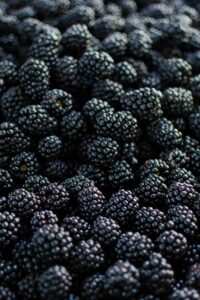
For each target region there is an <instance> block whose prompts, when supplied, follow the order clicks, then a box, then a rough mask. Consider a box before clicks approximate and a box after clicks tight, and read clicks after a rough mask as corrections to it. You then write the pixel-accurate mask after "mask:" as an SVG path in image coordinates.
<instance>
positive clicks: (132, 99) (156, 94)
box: [120, 87, 163, 121]
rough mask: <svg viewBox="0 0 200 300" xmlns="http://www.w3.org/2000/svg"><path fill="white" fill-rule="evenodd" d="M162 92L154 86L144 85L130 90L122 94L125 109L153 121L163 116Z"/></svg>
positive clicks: (122, 103)
mask: <svg viewBox="0 0 200 300" xmlns="http://www.w3.org/2000/svg"><path fill="white" fill-rule="evenodd" d="M161 100H162V93H161V92H160V91H158V90H156V89H154V88H149V87H144V88H140V89H136V90H134V91H133V90H129V91H127V92H125V93H124V94H123V95H122V96H121V100H120V102H121V105H122V108H123V109H126V110H130V111H131V112H132V114H133V115H135V116H136V117H139V118H140V119H141V120H144V121H151V120H152V119H155V118H157V117H160V116H162V114H163V112H162V107H161Z"/></svg>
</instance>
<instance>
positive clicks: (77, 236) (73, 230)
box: [62, 216, 91, 242]
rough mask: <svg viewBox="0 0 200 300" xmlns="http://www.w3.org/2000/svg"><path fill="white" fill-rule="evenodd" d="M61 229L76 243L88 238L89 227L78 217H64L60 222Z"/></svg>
mask: <svg viewBox="0 0 200 300" xmlns="http://www.w3.org/2000/svg"><path fill="white" fill-rule="evenodd" d="M62 227H63V228H64V229H65V230H66V231H68V232H69V233H70V236H71V237H72V238H73V240H74V241H76V242H80V241H81V240H84V239H87V238H89V236H90V231H91V225H90V224H89V223H87V222H86V221H85V220H84V219H81V218H80V217H76V216H72V217H65V218H64V219H63V221H62Z"/></svg>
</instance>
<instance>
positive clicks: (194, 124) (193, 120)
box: [189, 107, 200, 139]
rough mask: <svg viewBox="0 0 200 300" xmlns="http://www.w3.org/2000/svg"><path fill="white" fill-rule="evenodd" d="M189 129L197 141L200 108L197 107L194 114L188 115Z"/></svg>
mask: <svg viewBox="0 0 200 300" xmlns="http://www.w3.org/2000/svg"><path fill="white" fill-rule="evenodd" d="M189 128H190V130H191V133H192V135H194V137H195V138H197V139H198V138H199V137H200V134H199V128H200V107H198V109H197V111H196V112H193V113H191V114H190V115H189Z"/></svg>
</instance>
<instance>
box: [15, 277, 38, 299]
mask: <svg viewBox="0 0 200 300" xmlns="http://www.w3.org/2000/svg"><path fill="white" fill-rule="evenodd" d="M37 284H38V276H37V275H35V276H34V275H28V276H26V277H24V278H23V279H21V280H20V281H19V282H18V291H19V295H20V297H21V298H22V299H27V300H36V299H38V291H37Z"/></svg>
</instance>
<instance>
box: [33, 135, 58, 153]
mask: <svg viewBox="0 0 200 300" xmlns="http://www.w3.org/2000/svg"><path fill="white" fill-rule="evenodd" d="M61 151H62V141H61V140H60V138H59V137H58V136H56V135H50V136H47V137H45V138H43V139H41V140H40V141H39V143H38V153H39V154H40V155H41V157H42V158H43V159H52V158H56V157H58V156H59V154H60V153H61Z"/></svg>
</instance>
